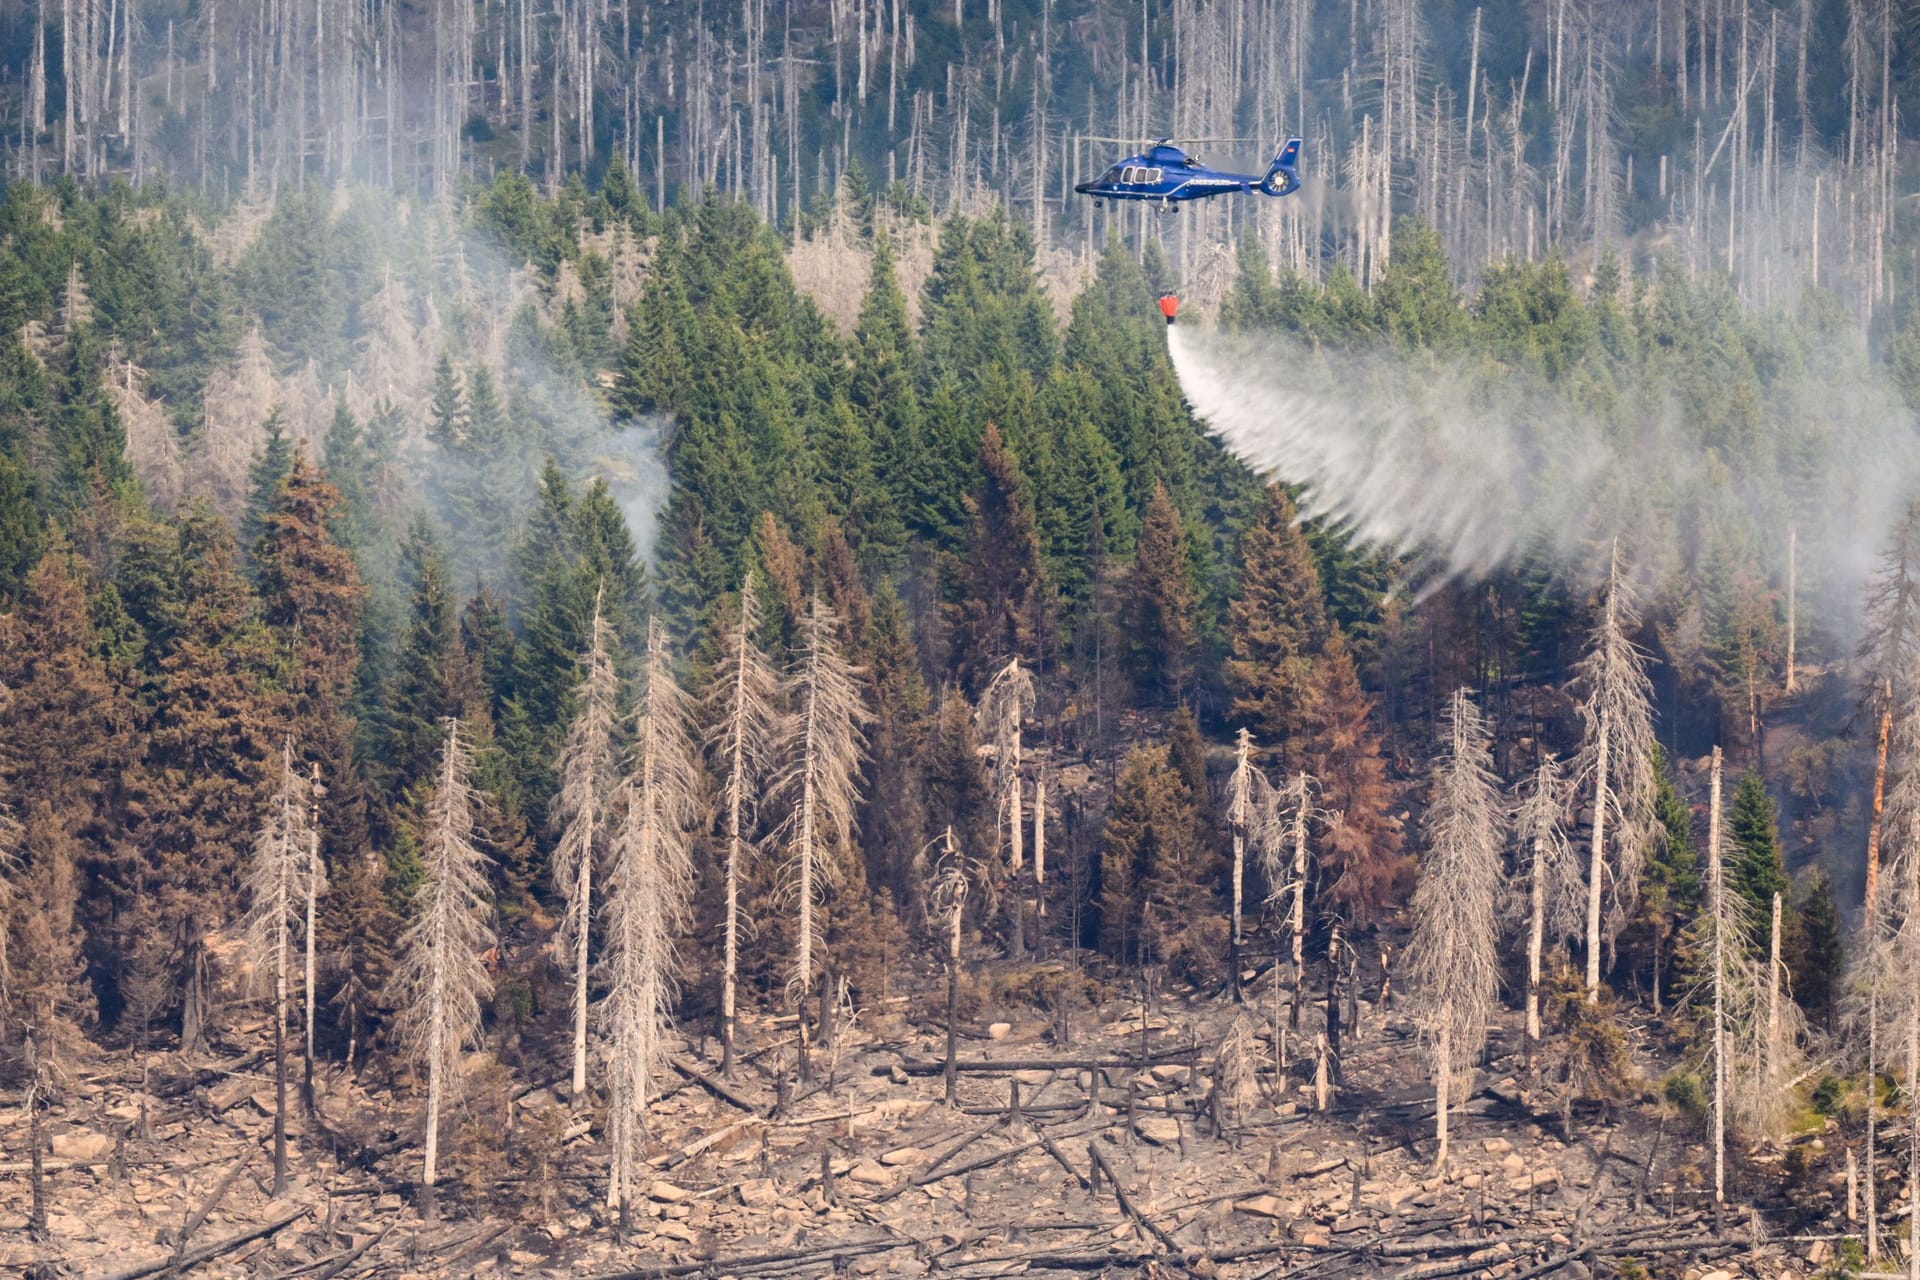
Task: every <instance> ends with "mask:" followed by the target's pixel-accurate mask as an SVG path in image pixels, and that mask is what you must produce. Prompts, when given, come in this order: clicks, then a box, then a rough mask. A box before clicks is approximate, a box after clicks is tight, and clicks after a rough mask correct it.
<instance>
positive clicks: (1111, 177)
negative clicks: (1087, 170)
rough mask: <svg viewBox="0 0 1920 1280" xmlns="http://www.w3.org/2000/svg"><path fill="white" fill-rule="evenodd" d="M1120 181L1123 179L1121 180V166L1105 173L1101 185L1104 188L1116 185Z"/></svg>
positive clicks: (1101, 176)
mask: <svg viewBox="0 0 1920 1280" xmlns="http://www.w3.org/2000/svg"><path fill="white" fill-rule="evenodd" d="M1120 180H1121V179H1120V166H1119V165H1115V166H1113V168H1111V169H1109V170H1107V171H1106V172H1105V173H1103V174H1101V175H1100V182H1101V185H1103V186H1112V185H1114V184H1115V183H1117V182H1119V181H1120Z"/></svg>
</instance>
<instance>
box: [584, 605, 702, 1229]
mask: <svg viewBox="0 0 1920 1280" xmlns="http://www.w3.org/2000/svg"><path fill="white" fill-rule="evenodd" d="M689 710H690V705H689V702H688V699H687V696H686V694H685V693H683V692H682V691H681V689H680V686H679V685H678V684H677V683H675V681H674V678H673V665H672V659H671V657H670V656H669V654H668V652H667V640H666V632H665V631H664V629H663V628H662V627H661V625H660V622H659V620H658V619H655V620H654V621H653V622H652V623H651V624H650V625H649V627H648V630H647V659H646V665H645V667H644V668H643V670H642V679H641V688H640V696H639V704H638V706H637V707H636V708H635V710H634V734H633V765H632V770H631V772H630V773H629V774H628V776H627V779H626V781H625V783H624V784H623V785H622V787H621V789H620V790H621V798H622V799H623V800H624V806H625V812H624V815H623V819H622V821H621V822H620V824H619V826H618V827H617V828H616V830H615V832H614V836H613V841H612V847H611V849H610V850H609V851H608V883H607V893H606V902H605V907H604V914H605V916H606V921H607V930H606V956H605V959H604V961H603V962H602V969H603V972H604V975H605V981H606V988H607V994H606V995H605V997H603V998H602V1000H601V1002H600V1006H599V1015H600V1024H601V1026H602V1028H603V1029H604V1030H605V1033H606V1038H607V1045H606V1049H607V1058H608V1064H607V1065H608V1078H609V1081H610V1084H611V1094H612V1098H611V1102H610V1106H609V1115H608V1128H609V1138H610V1140H611V1143H612V1151H613V1159H612V1168H611V1171H610V1176H609V1180H608V1186H607V1204H608V1205H609V1206H610V1207H612V1208H616V1209H625V1208H627V1207H628V1206H630V1205H631V1204H632V1203H633V1200H634V1197H635V1195H636V1194H637V1191H636V1186H635V1180H636V1178H637V1177H638V1175H639V1173H640V1172H641V1171H642V1170H644V1169H645V1168H646V1164H645V1161H644V1157H643V1155H642V1146H643V1138H644V1135H645V1131H646V1111H647V1105H648V1102H649V1100H650V1089H651V1085H652V1079H653V1075H654V1073H655V1072H656V1071H657V1070H658V1069H659V1067H660V1065H661V1063H662V1061H663V1060H664V1058H665V1056H666V1035H667V1033H668V1031H669V1030H670V1029H671V1027H672V1019H673V1001H674V997H675V994H676V992H677V989H678V982H679V957H678V954H677V952H676V948H675V939H676V938H677V937H678V935H679V934H680V933H681V932H682V931H684V930H685V928H686V925H687V921H688V918H689V910H690V905H689V904H690V898H691V895H692V891H693V860H692V853H693V834H694V829H695V826H696V824H697V822H698V813H699V795H698V786H699V778H698V773H697V766H696V764H695V761H694V744H693V738H692V734H691V732H690V730H689V727H688V713H689Z"/></svg>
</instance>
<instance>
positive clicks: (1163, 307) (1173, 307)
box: [1160, 293, 1180, 324]
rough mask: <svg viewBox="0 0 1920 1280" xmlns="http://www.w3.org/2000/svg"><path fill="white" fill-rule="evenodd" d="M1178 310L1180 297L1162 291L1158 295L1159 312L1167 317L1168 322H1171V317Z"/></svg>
mask: <svg viewBox="0 0 1920 1280" xmlns="http://www.w3.org/2000/svg"><path fill="white" fill-rule="evenodd" d="M1179 310H1180V299H1178V298H1176V297H1174V296H1173V295H1172V294H1170V293H1163V294H1161V295H1160V314H1161V315H1163V316H1165V317H1166V318H1167V323H1168V324H1172V323H1173V317H1174V315H1175V313H1177V312H1178V311H1179Z"/></svg>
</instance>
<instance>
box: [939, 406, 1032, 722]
mask: <svg viewBox="0 0 1920 1280" xmlns="http://www.w3.org/2000/svg"><path fill="white" fill-rule="evenodd" d="M980 467H981V470H982V472H983V473H984V479H983V481H982V483H981V486H980V489H979V491H978V492H977V493H976V494H975V495H974V496H973V497H971V498H969V499H968V500H967V535H966V550H965V553H964V556H963V559H962V561H961V572H960V583H959V588H960V599H959V603H958V604H957V605H955V606H954V607H953V610H952V612H953V632H954V665H955V666H956V667H957V668H958V669H959V671H960V673H961V675H962V677H963V678H964V679H965V680H967V681H968V682H969V683H970V684H974V685H976V686H978V685H980V684H982V683H984V682H985V681H986V680H987V679H988V678H989V677H990V673H991V672H992V671H994V670H996V669H997V668H998V666H999V664H1001V663H1002V662H1004V661H1005V660H1006V659H1007V658H1009V657H1019V658H1024V659H1026V660H1027V661H1028V662H1037V661H1038V660H1039V658H1040V656H1041V654H1042V653H1043V652H1045V650H1046V648H1047V646H1048V644H1049V642H1050V640H1051V628H1052V615H1051V608H1050V604H1049V601H1048V594H1047V581H1046V576H1045V573H1044V571H1043V569H1042V567H1041V564H1040V539H1039V534H1038V533H1037V531H1036V529H1035V525H1034V517H1033V506H1032V502H1031V500H1030V499H1029V498H1028V496H1027V493H1026V482H1025V479H1024V477H1023V476H1022V475H1021V474H1020V466H1019V463H1018V462H1017V461H1015V459H1014V456H1013V454H1012V452H1011V451H1010V450H1009V449H1008V447H1007V445H1006V442H1005V441H1004V440H1003V439H1002V438H1001V435H1000V429H999V428H998V427H996V426H994V425H993V424H992V423H988V424H987V430H986V435H985V436H984V437H983V438H982V440H981V442H980Z"/></svg>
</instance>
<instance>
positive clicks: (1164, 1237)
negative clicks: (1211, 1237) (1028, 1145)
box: [1087, 1142, 1182, 1258]
mask: <svg viewBox="0 0 1920 1280" xmlns="http://www.w3.org/2000/svg"><path fill="white" fill-rule="evenodd" d="M1087 1158H1088V1159H1089V1160H1091V1161H1092V1162H1093V1163H1094V1165H1096V1166H1097V1167H1098V1168H1099V1170H1100V1172H1101V1173H1102V1174H1103V1175H1105V1177H1106V1179H1107V1183H1108V1185H1110V1186H1111V1187H1112V1188H1113V1198H1114V1199H1115V1200H1118V1201H1119V1202H1120V1208H1121V1209H1122V1210H1124V1211H1125V1212H1126V1215H1127V1216H1128V1217H1129V1218H1132V1219H1133V1220H1134V1221H1135V1222H1137V1223H1139V1224H1140V1229H1141V1230H1142V1231H1145V1232H1146V1233H1147V1234H1149V1235H1151V1236H1152V1237H1153V1238H1154V1239H1156V1240H1158V1241H1159V1242H1160V1243H1161V1244H1163V1245H1165V1246H1166V1248H1167V1252H1168V1253H1171V1254H1173V1255H1174V1257H1175V1258H1178V1257H1180V1256H1181V1254H1182V1250H1181V1248H1180V1246H1179V1245H1178V1244H1176V1243H1174V1239H1173V1237H1172V1236H1170V1235H1168V1234H1167V1233H1166V1232H1165V1231H1164V1230H1162V1229H1161V1228H1160V1226H1159V1224H1157V1223H1155V1222H1154V1220H1153V1219H1151V1218H1149V1217H1148V1216H1147V1215H1146V1214H1145V1213H1143V1212H1141V1210H1140V1206H1139V1205H1136V1204H1135V1203H1134V1202H1133V1197H1132V1196H1129V1195H1128V1194H1127V1188H1126V1186H1125V1185H1124V1184H1123V1183H1122V1182H1121V1181H1120V1179H1119V1177H1118V1176H1116V1175H1115V1174H1114V1172H1113V1166H1112V1165H1110V1164H1108V1163H1107V1158H1106V1157H1105V1156H1103V1155H1101V1154H1100V1144H1099V1143H1097V1142H1089V1143H1088V1144H1087Z"/></svg>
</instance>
